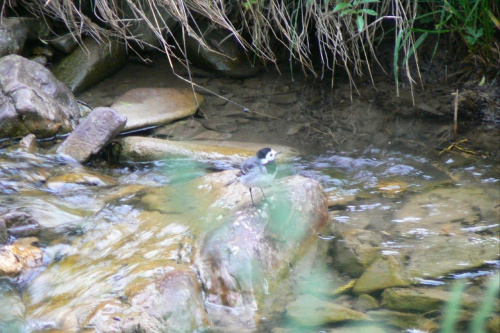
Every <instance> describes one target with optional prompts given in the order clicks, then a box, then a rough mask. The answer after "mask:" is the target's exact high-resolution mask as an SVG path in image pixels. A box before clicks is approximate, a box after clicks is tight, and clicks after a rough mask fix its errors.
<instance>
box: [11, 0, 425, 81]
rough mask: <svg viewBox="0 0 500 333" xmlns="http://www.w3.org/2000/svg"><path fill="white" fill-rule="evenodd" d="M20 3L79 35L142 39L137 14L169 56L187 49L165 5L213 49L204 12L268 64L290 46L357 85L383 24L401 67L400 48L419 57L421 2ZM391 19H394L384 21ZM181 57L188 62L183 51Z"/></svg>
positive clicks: (307, 63) (311, 68)
mask: <svg viewBox="0 0 500 333" xmlns="http://www.w3.org/2000/svg"><path fill="white" fill-rule="evenodd" d="M18 2H19V3H21V4H22V5H23V6H24V7H26V8H28V9H29V10H30V11H31V12H32V13H33V14H35V15H36V16H38V17H49V18H51V19H53V20H57V21H60V22H62V23H64V25H65V26H66V28H67V29H68V30H69V31H71V32H72V34H73V36H74V37H75V39H76V40H81V39H82V37H83V36H86V35H90V36H92V37H93V38H95V39H96V40H104V39H106V38H109V37H119V38H122V39H123V40H124V41H125V42H127V43H130V42H131V41H134V42H135V43H134V44H136V45H137V44H138V45H139V46H140V45H142V43H143V41H141V39H140V36H134V34H133V33H132V30H131V29H130V24H131V22H132V21H134V20H137V21H140V22H143V23H145V24H147V25H148V27H149V28H150V29H151V30H152V31H154V33H155V35H156V36H157V38H158V40H159V42H160V43H159V45H160V47H159V49H161V50H162V51H163V52H165V53H166V54H167V55H168V56H169V59H170V60H171V58H172V57H175V54H176V53H174V52H173V49H174V47H175V48H176V49H178V50H181V51H182V50H183V49H184V47H183V45H182V43H181V41H174V45H170V44H169V43H168V42H167V38H168V37H169V36H173V33H172V31H170V28H169V27H168V25H167V23H166V22H165V21H164V20H163V16H162V15H161V11H162V10H167V11H168V12H169V13H170V14H171V15H172V16H173V17H174V18H175V19H176V20H177V21H178V22H179V23H180V27H181V28H182V30H183V33H184V34H187V35H189V36H191V37H194V38H196V39H197V40H198V41H199V42H200V43H201V44H202V45H203V46H204V47H207V48H210V46H209V44H208V43H206V41H205V40H204V38H203V35H204V31H201V30H200V28H199V27H198V26H197V24H196V22H197V21H199V19H200V18H203V17H204V18H207V19H208V20H209V21H210V22H211V23H212V24H213V27H215V28H223V29H227V30H228V31H230V32H231V34H232V35H233V36H234V37H235V38H236V39H237V41H238V42H239V43H240V44H241V45H242V47H244V48H245V49H246V50H247V51H248V52H251V53H254V54H255V55H256V58H257V59H259V60H260V61H262V62H264V63H269V62H271V63H276V61H277V56H276V50H277V49H278V48H281V49H282V48H283V47H285V48H286V50H287V51H288V54H289V60H290V62H291V63H292V62H299V63H300V64H301V66H302V70H303V71H304V72H305V73H307V74H312V75H314V76H319V77H323V75H324V73H325V72H326V71H331V72H334V71H335V68H336V66H341V67H342V68H343V69H344V70H345V72H346V73H347V75H348V76H349V78H350V80H351V83H352V87H353V88H354V89H355V88H356V86H355V84H354V77H355V76H361V75H364V74H365V73H368V75H370V77H371V69H372V66H373V64H376V63H377V62H378V60H377V56H376V53H375V43H376V42H377V41H378V40H380V37H382V36H383V35H384V34H385V33H386V32H385V31H384V26H388V27H390V29H391V30H390V31H389V32H387V33H388V34H389V33H390V34H392V35H394V39H395V40H396V41H397V43H396V46H395V49H394V56H395V62H394V66H395V69H397V68H398V67H399V64H398V62H397V59H398V54H399V53H400V52H402V54H403V56H406V55H408V54H411V55H412V56H413V57H414V58H415V59H416V57H417V55H416V52H415V50H414V38H413V35H412V33H411V28H412V22H413V19H414V18H415V15H416V4H417V2H416V1H408V0H394V1H381V2H378V1H377V0H357V1H351V0H347V1H345V2H341V1H338V0H330V1H328V0H327V1H324V0H321V1H316V0H305V1H304V0H296V1H288V0H241V1H223V0H140V1H131V0H123V1H111V0H94V1H89V2H88V4H90V8H83V7H84V6H83V5H82V3H85V2H84V1H72V0H18ZM125 5H127V6H129V7H130V8H131V9H132V11H133V14H134V16H135V18H130V16H129V17H128V18H126V19H125V18H123V14H122V13H123V8H122V6H125ZM89 9H90V10H89ZM387 21H390V22H388V23H390V24H387V25H383V23H384V22H387ZM214 51H216V50H214ZM317 55H319V61H318V56H317ZM405 59H406V57H405ZM179 60H181V61H184V63H185V64H187V62H185V60H184V59H182V57H181V59H179ZM406 60H407V59H406ZM417 63H418V62H417ZM403 66H404V70H405V73H406V76H407V77H408V78H409V81H410V84H411V85H412V84H413V83H414V80H413V78H412V77H411V71H410V68H409V66H408V61H405V62H403ZM332 77H333V76H332ZM333 84H334V82H333V79H332V85H333Z"/></svg>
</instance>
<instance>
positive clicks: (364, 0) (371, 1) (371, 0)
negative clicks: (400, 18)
mask: <svg viewBox="0 0 500 333" xmlns="http://www.w3.org/2000/svg"><path fill="white" fill-rule="evenodd" d="M375 2H380V0H361V3H362V4H364V3H375Z"/></svg>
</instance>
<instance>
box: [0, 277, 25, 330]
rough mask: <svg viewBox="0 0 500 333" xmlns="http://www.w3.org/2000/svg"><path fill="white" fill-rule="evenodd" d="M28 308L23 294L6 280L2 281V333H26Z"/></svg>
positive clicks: (0, 316) (0, 319)
mask: <svg viewBox="0 0 500 333" xmlns="http://www.w3.org/2000/svg"><path fill="white" fill-rule="evenodd" d="M25 316H26V306H25V305H24V302H23V299H22V297H21V294H20V293H19V291H18V290H17V287H15V286H14V285H13V284H11V283H10V282H9V281H8V280H6V279H1V280H0V331H1V332H25V331H26V329H25V328H26V321H25Z"/></svg>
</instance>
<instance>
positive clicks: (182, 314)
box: [86, 268, 210, 332]
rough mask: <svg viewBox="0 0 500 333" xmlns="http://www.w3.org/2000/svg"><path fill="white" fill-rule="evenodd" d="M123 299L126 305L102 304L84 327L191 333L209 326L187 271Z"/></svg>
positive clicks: (195, 284)
mask: <svg viewBox="0 0 500 333" xmlns="http://www.w3.org/2000/svg"><path fill="white" fill-rule="evenodd" d="M127 296H128V297H127V298H128V300H127V302H126V303H124V302H120V301H119V300H114V301H110V302H105V303H103V304H102V305H101V306H100V307H99V308H98V310H97V311H95V312H94V313H92V315H91V316H90V317H89V318H88V319H87V323H86V325H91V326H92V327H93V328H94V329H96V330H98V331H99V332H137V331H142V330H146V331H147V332H193V331H196V330H198V329H201V328H203V327H206V326H208V325H209V323H210V321H209V319H208V316H207V314H206V312H205V310H204V308H203V300H202V297H201V290H200V286H199V283H198V280H197V278H196V275H195V274H194V272H193V271H192V270H190V269H188V268H184V269H178V270H174V271H172V272H170V273H167V274H165V276H164V277H163V278H161V279H160V280H158V281H157V282H156V283H153V284H148V285H146V286H142V288H141V289H140V291H139V292H138V293H136V294H134V295H127Z"/></svg>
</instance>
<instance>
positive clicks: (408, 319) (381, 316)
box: [367, 310, 439, 332]
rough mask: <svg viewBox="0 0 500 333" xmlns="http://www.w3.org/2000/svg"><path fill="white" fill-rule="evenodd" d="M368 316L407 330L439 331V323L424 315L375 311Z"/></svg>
mask: <svg viewBox="0 0 500 333" xmlns="http://www.w3.org/2000/svg"><path fill="white" fill-rule="evenodd" d="M367 314H368V316H370V317H372V318H373V319H374V320H380V321H383V322H384V323H386V324H389V325H391V326H396V327H399V328H401V329H405V330H410V329H419V330H422V331H424V332H435V331H437V330H438V329H439V325H438V324H437V323H435V322H434V321H432V320H430V319H427V318H425V317H424V316H423V315H416V314H412V313H404V312H397V311H389V310H373V311H369V312H368V313H367Z"/></svg>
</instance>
